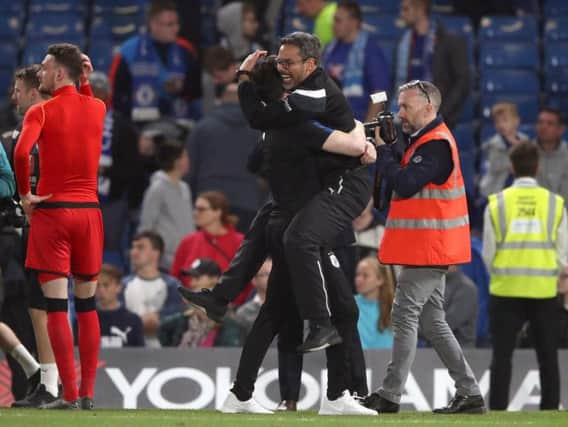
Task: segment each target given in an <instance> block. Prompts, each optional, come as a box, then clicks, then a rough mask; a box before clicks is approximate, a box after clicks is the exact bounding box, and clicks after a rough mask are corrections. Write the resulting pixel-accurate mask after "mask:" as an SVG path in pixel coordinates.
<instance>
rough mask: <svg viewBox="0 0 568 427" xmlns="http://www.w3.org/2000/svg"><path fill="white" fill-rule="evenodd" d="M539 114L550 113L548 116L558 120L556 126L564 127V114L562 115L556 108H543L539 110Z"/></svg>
mask: <svg viewBox="0 0 568 427" xmlns="http://www.w3.org/2000/svg"><path fill="white" fill-rule="evenodd" d="M540 113H550V114H554V115H555V116H556V118H557V120H558V124H559V125H561V126H564V125H565V124H566V120H565V119H564V114H562V111H560V110H558V109H556V108H552V107H544V108H541V110H540V111H539V114H540Z"/></svg>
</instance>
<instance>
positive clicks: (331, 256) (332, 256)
mask: <svg viewBox="0 0 568 427" xmlns="http://www.w3.org/2000/svg"><path fill="white" fill-rule="evenodd" d="M329 260H330V261H331V265H333V266H334V267H335V268H339V260H338V259H337V257H336V256H335V254H334V253H333V252H330V253H329Z"/></svg>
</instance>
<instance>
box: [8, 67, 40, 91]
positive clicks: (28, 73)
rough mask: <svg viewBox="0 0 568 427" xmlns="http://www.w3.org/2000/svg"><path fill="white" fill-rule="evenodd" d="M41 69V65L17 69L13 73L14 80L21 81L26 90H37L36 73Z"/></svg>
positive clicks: (37, 79) (37, 80)
mask: <svg viewBox="0 0 568 427" xmlns="http://www.w3.org/2000/svg"><path fill="white" fill-rule="evenodd" d="M40 69H41V65H39V64H32V65H27V66H25V67H21V68H18V69H17V70H16V72H15V73H14V80H21V81H23V82H24V84H25V85H26V88H28V89H39V78H38V76H37V73H38V72H39V70H40Z"/></svg>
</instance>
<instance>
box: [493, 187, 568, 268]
mask: <svg viewBox="0 0 568 427" xmlns="http://www.w3.org/2000/svg"><path fill="white" fill-rule="evenodd" d="M512 187H538V183H537V182H536V179H534V178H529V177H523V178H517V179H515V181H514V182H513V185H512ZM565 203H566V201H565ZM496 251H497V243H496V238H495V229H494V228H493V222H492V221H491V214H490V212H489V205H487V207H486V208H485V212H484V214H483V252H482V256H483V261H484V262H485V265H486V267H487V270H488V271H491V266H492V265H493V259H494V258H495V252H496ZM567 251H568V222H567V220H566V206H564V210H563V211H562V218H561V219H560V224H559V225H558V238H557V240H556V260H557V261H558V267H559V268H561V269H562V268H564V267H566V266H567V265H568V254H567Z"/></svg>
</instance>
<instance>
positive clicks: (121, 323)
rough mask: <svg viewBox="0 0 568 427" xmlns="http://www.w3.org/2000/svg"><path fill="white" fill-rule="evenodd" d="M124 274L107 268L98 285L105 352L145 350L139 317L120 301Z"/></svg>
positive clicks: (115, 269)
mask: <svg viewBox="0 0 568 427" xmlns="http://www.w3.org/2000/svg"><path fill="white" fill-rule="evenodd" d="M121 278H122V274H121V273H120V270H119V269H118V268H116V267H115V266H113V265H110V264H103V266H102V267H101V272H100V273H99V280H98V283H97V293H96V295H95V297H96V301H97V313H98V315H99V323H100V326H101V348H117V347H144V344H145V343H144V329H143V326H142V320H141V319H140V317H138V315H136V314H134V313H133V312H131V311H129V310H127V309H126V308H125V307H124V304H122V303H121V302H120V300H119V295H120V294H121V292H122V284H121V283H120V279H121Z"/></svg>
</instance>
